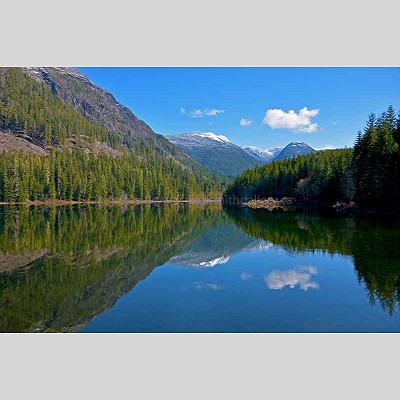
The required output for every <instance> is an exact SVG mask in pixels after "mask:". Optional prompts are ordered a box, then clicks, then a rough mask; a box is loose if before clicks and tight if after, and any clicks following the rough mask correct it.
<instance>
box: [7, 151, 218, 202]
mask: <svg viewBox="0 0 400 400" xmlns="http://www.w3.org/2000/svg"><path fill="white" fill-rule="evenodd" d="M219 196H220V191H219V188H218V185H217V184H216V183H215V182H212V181H211V180H210V179H208V178H206V177H204V176H202V175H200V174H195V173H193V172H192V171H190V170H183V169H182V167H181V166H180V165H179V164H178V163H177V162H176V161H175V160H174V159H172V158H169V159H167V158H164V157H156V156H155V155H154V154H147V155H146V157H145V158H144V159H141V158H139V157H137V156H135V155H133V154H130V153H127V154H125V155H123V156H121V157H112V156H109V155H105V154H100V155H97V156H95V155H93V154H85V153H84V152H83V151H79V150H76V151H73V152H72V153H70V152H67V151H64V152H61V151H56V150H54V151H52V152H51V153H50V155H49V156H38V155H33V154H24V153H18V154H3V155H1V156H0V202H26V201H36V200H67V201H71V200H73V201H100V200H104V199H114V200H120V199H127V200H168V199H170V200H189V199H191V198H200V197H208V198H217V197H219Z"/></svg>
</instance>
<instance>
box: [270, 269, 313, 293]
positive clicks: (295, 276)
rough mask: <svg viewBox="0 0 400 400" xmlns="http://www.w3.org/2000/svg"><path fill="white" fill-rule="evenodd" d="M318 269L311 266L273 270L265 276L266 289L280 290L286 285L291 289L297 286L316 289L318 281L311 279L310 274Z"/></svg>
mask: <svg viewBox="0 0 400 400" xmlns="http://www.w3.org/2000/svg"><path fill="white" fill-rule="evenodd" d="M317 273H318V270H317V268H316V267H313V266H305V267H300V268H298V269H289V270H284V271H282V270H274V271H271V272H270V273H269V274H268V275H267V276H266V277H265V283H266V284H267V287H268V289H274V290H281V289H283V288H284V287H286V286H289V287H290V288H291V289H293V288H295V287H296V286H299V287H300V289H302V290H308V289H310V288H311V289H318V288H319V286H318V283H317V282H314V281H312V275H316V274H317Z"/></svg>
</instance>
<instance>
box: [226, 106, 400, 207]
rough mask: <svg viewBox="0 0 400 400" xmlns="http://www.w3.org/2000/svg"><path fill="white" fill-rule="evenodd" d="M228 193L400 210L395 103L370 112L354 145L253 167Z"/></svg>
mask: <svg viewBox="0 0 400 400" xmlns="http://www.w3.org/2000/svg"><path fill="white" fill-rule="evenodd" d="M225 195H226V196H228V197H229V196H231V197H232V196H234V197H239V198H248V199H250V198H254V197H260V198H268V197H274V198H282V197H287V196H289V197H296V198H298V199H302V200H306V201H310V200H316V201H322V202H330V203H334V202H337V201H344V202H351V201H355V202H356V203H357V204H359V205H360V206H364V207H369V208H373V209H386V210H395V211H399V210H400V117H397V118H396V112H395V110H394V108H393V107H392V106H389V107H388V109H387V110H386V111H385V112H383V113H382V114H381V115H380V116H379V117H378V118H376V117H375V115H374V114H371V115H370V117H369V119H368V121H367V125H366V128H365V129H364V133H361V132H359V134H358V137H357V139H356V142H355V146H354V150H353V149H339V150H328V151H324V152H321V153H317V154H309V155H306V156H299V157H295V158H292V159H286V160H282V161H274V162H272V163H271V164H268V165H265V166H262V167H255V168H252V169H249V170H247V171H245V172H244V173H243V174H242V175H240V176H238V177H237V178H236V179H235V181H234V182H233V184H232V185H231V186H230V187H229V188H228V189H227V191H226V192H225Z"/></svg>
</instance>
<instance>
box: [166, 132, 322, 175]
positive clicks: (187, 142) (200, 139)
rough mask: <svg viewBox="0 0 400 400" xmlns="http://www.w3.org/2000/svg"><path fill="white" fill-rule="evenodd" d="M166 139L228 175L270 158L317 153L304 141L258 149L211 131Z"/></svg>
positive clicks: (212, 168) (235, 173)
mask: <svg viewBox="0 0 400 400" xmlns="http://www.w3.org/2000/svg"><path fill="white" fill-rule="evenodd" d="M166 138H167V139H168V140H169V141H170V142H172V143H173V144H174V145H176V146H178V147H179V148H180V149H181V150H182V151H183V152H184V153H186V154H187V155H188V156H189V157H191V158H193V159H194V160H195V161H197V162H198V163H199V164H201V165H204V166H205V167H208V168H210V169H211V170H213V171H215V172H219V173H221V174H224V175H227V176H230V177H234V176H236V175H239V174H241V173H242V172H243V171H244V170H245V169H248V168H252V167H255V166H256V165H263V164H268V163H270V162H272V161H273V160H283V159H285V158H287V157H295V156H298V155H305V154H309V153H316V152H317V151H316V150H315V149H313V148H312V147H310V146H308V145H307V144H306V143H303V142H292V143H289V144H288V145H287V146H286V147H285V148H282V147H276V148H273V149H260V148H259V147H256V146H244V147H240V146H238V145H236V144H234V143H232V142H230V141H229V139H228V138H227V137H226V136H224V135H217V134H216V133H214V132H192V133H181V134H178V135H169V136H166Z"/></svg>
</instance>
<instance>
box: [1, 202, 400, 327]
mask: <svg viewBox="0 0 400 400" xmlns="http://www.w3.org/2000/svg"><path fill="white" fill-rule="evenodd" d="M399 242H400V225H399V223H398V222H396V221H389V222H388V221H382V220H355V219H350V218H342V219H327V218H321V217H318V216H316V215H309V214H285V213H267V212H265V211H262V210H261V211H253V210H247V209H227V210H222V209H221V207H220V206H219V205H187V204H180V205H177V204H170V205H153V206H149V205H143V206H128V207H119V206H118V207H114V206H113V207H105V206H103V207H100V206H93V207H87V206H85V207H81V206H68V207H56V208H48V207H47V208H39V207H30V208H29V207H17V206H7V207H6V206H0V331H2V332H35V331H47V332H53V331H54V332H60V331H63V332H74V331H80V330H82V329H84V328H85V327H87V329H88V330H94V331H95V330H96V329H98V326H97V325H96V323H97V322H96V321H97V318H98V316H102V317H101V318H99V319H98V320H99V321H100V320H102V318H104V319H105V318H106V314H107V313H105V311H106V310H111V312H112V313H119V314H118V321H119V322H118V324H119V325H118V324H117V325H116V326H115V328H116V329H117V330H118V329H120V330H121V331H128V332H129V331H152V329H153V328H154V331H180V330H182V331H185V329H187V331H196V330H198V331H208V330H210V331H212V330H214V331H218V329H221V330H223V331H252V330H253V331H257V330H258V331H273V330H277V331H279V328H281V329H282V331H290V330H291V329H292V330H296V329H299V330H300V327H301V329H305V328H304V326H303V325H301V323H302V321H303V320H301V319H300V320H299V321H297V324H298V325H296V324H295V318H294V317H293V316H292V322H291V324H292V325H291V326H286V325H284V324H289V322H287V321H289V319H288V318H286V317H285V315H278V314H276V315H275V314H274V315H272V314H270V315H268V314H266V313H267V310H269V309H268V304H271V305H272V304H275V306H277V307H278V309H280V310H281V312H282V313H283V312H284V311H283V308H282V307H284V304H287V305H288V304H292V305H295V304H297V303H298V301H300V300H301V299H302V300H301V301H303V302H304V301H306V298H307V299H309V300H307V301H310V302H311V301H312V303H310V304H308V305H304V307H305V308H304V310H303V311H304V312H309V313H312V312H314V311H313V310H314V309H316V308H318V309H319V310H321V314H324V313H326V312H328V311H329V310H330V308H329V307H328V308H327V306H326V304H331V303H330V302H331V301H334V302H336V303H338V304H345V302H346V301H348V300H349V299H351V300H352V301H353V302H354V303H352V304H351V305H349V306H348V307H350V306H351V307H353V308H352V309H351V310H352V311H351V312H352V313H354V312H355V311H354V310H356V311H357V309H359V310H363V311H362V312H363V313H366V314H365V316H366V317H365V319H364V320H365V321H367V320H368V318H372V319H373V322H371V324H372V323H374V324H379V323H381V322H379V321H382V320H383V315H382V314H376V315H375V314H374V315H375V316H374V317H372V315H373V314H372V312H374V313H376V312H378V310H382V309H383V310H384V311H383V312H384V313H385V314H386V315H389V316H390V315H393V313H394V312H395V310H396V308H397V306H398V305H399V303H400V247H399V246H398V243H399ZM294 256H295V257H294ZM343 256H345V258H343ZM321 257H324V258H321ZM342 258H343V260H342ZM161 266H162V267H161ZM182 266H183V267H186V268H182ZM348 266H350V270H349V268H347V267H348ZM156 267H160V268H156ZM162 271H165V272H162ZM145 278H146V279H145ZM354 284H355V286H354ZM152 285H155V286H154V287H153V286H152ZM266 287H267V288H268V289H271V290H266ZM296 288H297V289H298V290H292V289H296ZM361 288H362V289H364V293H362V291H361V290H360V289H361ZM305 292H307V294H306V293H305ZM128 293H129V296H125V295H126V294H128ZM360 293H361V296H360ZM281 295H282V296H283V295H284V296H285V297H281ZM197 296H200V297H197ZM299 296H302V298H300V297H299ZM321 296H322V297H321ZM329 296H333V297H332V299H331V298H329ZM124 299H126V300H124ZM129 299H134V300H135V303H134V304H133V303H129V305H128V304H127V305H126V308H124V309H123V311H118V310H119V309H118V307H117V305H118V304H121V307H122V305H123V304H124V301H130V300H129ZM120 300H121V301H120ZM283 300H284V301H283ZM131 301H133V300H131ZM282 301H283V302H282ZM368 301H369V302H370V303H371V304H372V305H373V307H369V308H368V310H369V311H368V310H367V309H365V307H364V306H365V304H367V305H368ZM279 302H280V303H279ZM324 302H325V303H324ZM375 303H379V304H380V306H378V307H376V306H375ZM304 304H305V303H304ZM324 304H325V306H324ZM134 305H137V306H138V307H139V305H140V309H139V308H134V307H133V306H134ZM153 306H154V307H155V308H154V309H152V307H153ZM162 307H166V310H164V314H162V313H160V311H159V310H160V308H162ZM246 307H247V308H246ZM244 309H246V313H245V312H244ZM291 309H293V307H292V308H290V307H289V306H288V308H287V311H286V312H287V313H290V312H292V311H290V310H291ZM294 309H295V308H294ZM348 309H349V310H350V308H348ZM132 310H135V314H134V315H132V318H131V320H130V319H129V318H128V316H127V315H128V314H129V313H133V311H132ZM218 310H220V311H218ZM257 310H258V311H257ZM225 311H226V313H227V315H225V314H224V312H225ZM142 312H143V315H142V314H141V313H142ZM174 312H175V314H174V315H173V316H172V314H173V313H174ZM268 312H269V313H272V312H273V311H271V310H269V311H268ZM329 312H331V311H329ZM127 313H128V314H127ZM218 313H221V314H218ZM346 313H347V310H345V309H344V306H342V308H341V311H340V312H339V311H338V315H337V318H338V319H339V320H340V318H341V320H340V321H341V322H342V323H343V324H344V320H345V315H346ZM360 313H361V311H360ZM107 315H108V314H107ZM139 315H142V317H141V318H142V319H140V318H139ZM145 315H151V316H152V319H151V320H149V321H148V322H146V323H145V322H144V321H147V320H146V318H147V317H146V316H145ZM163 315H164V316H165V315H168V316H169V317H168V318H169V320H168V321H164V322H163V323H164V325H162V323H161V320H162V317H163ZM360 315H361V314H360ZM103 316H104V317H103ZM267 317H268V318H267ZM157 318H159V320H158V319H157ZM202 318H203V319H202ZM302 318H304V321H306V320H307V318H306V317H305V316H303V317H302ZM308 318H309V320H310V321H315V320H314V319H313V318H317V317H316V316H313V317H311V314H310V316H309V317H308ZM318 318H319V317H318ZM326 318H328V317H326ZM329 318H332V315H331V316H330V317H329ZM360 318H361V317H360ZM363 318H364V317H363ZM94 320H96V321H94ZM189 320H190V324H189V322H188V321H189ZM364 320H363V321H364ZM91 321H94V322H93V323H92V322H91ZM140 321H142V322H140ZM155 321H158V322H157V323H156V322H155ZM169 321H174V325H168V323H169ZM271 321H274V322H273V324H272V322H271ZM283 321H286V322H283ZM304 321H303V322H304ZM128 322H129V324H128ZM114 323H115V321H114ZM141 323H142V324H143V325H141ZM186 323H187V324H188V325H187V326H186V325H185V324H186ZM201 323H202V324H203V325H201V326H200V325H199V324H201ZM151 324H155V325H151ZM171 324H172V322H171ZM220 324H221V325H220ZM271 324H272V325H271ZM282 324H283V325H282ZM313 324H314V325H313ZM337 324H339V322H337ZM347 324H349V323H348V322H347ZM309 326H310V327H309V328H308V329H309V330H310V331H314V330H317V327H316V325H315V322H310V325H309ZM319 326H320V325H319ZM345 326H350V325H345ZM372 327H373V328H374V327H375V325H373V326H372ZM376 327H378V328H380V325H376ZM378 328H377V329H378ZM85 329H86V328H85ZM104 329H105V328H104ZM109 329H110V330H111V329H114V327H113V328H109ZM327 329H328V328H327ZM349 329H350V328H349ZM368 329H372V328H368Z"/></svg>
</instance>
